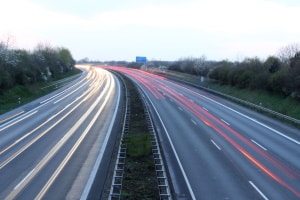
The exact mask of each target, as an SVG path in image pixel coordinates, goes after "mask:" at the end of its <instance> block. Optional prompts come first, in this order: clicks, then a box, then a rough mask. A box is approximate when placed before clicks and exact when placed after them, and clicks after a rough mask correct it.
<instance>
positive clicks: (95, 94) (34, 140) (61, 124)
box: [0, 68, 121, 199]
mask: <svg viewBox="0 0 300 200" xmlns="http://www.w3.org/2000/svg"><path fill="white" fill-rule="evenodd" d="M81 80H83V81H80V80H79V81H78V82H80V84H77V85H76V87H72V86H71V87H70V88H72V89H69V90H67V91H65V92H63V93H60V95H53V96H52V97H49V98H46V99H45V100H43V101H41V102H42V103H41V104H40V105H39V106H38V112H37V113H35V114H34V115H31V116H28V115H27V113H26V112H25V113H24V114H22V115H24V116H28V117H26V118H25V119H22V120H20V121H18V120H15V119H12V120H7V121H6V122H5V124H2V127H6V128H5V129H3V130H1V131H0V137H1V140H0V141H1V146H0V147H1V148H0V151H1V155H0V158H1V160H0V161H1V162H0V176H1V179H2V178H3V180H6V181H1V182H0V188H1V192H0V198H1V199H15V198H16V199H24V198H25V199H34V198H37V199H39V198H42V197H45V198H46V199H53V196H52V198H50V197H51V196H49V195H48V191H49V189H50V188H51V187H54V186H53V184H55V185H59V186H60V187H55V191H54V195H56V197H59V198H60V199H62V198H66V195H71V196H72V197H74V198H80V196H81V193H82V192H83V189H84V188H85V185H86V182H87V180H88V178H89V177H90V173H91V170H92V168H93V166H94V164H95V162H96V159H97V157H98V154H99V152H100V149H101V148H105V146H106V145H107V144H105V143H104V138H107V139H109V140H110V139H111V138H110V132H111V130H110V131H108V130H109V127H111V126H112V124H113V123H114V120H115V119H116V110H117V109H118V107H119V106H118V105H119V101H120V95H121V94H120V92H121V91H120V85H119V82H118V80H117V79H116V78H115V77H114V76H113V75H112V74H110V73H109V72H107V71H104V70H101V69H95V68H92V69H91V70H90V71H89V72H88V73H87V75H86V77H85V78H83V79H81ZM32 110H37V109H36V108H33V109H32ZM29 112H30V111H29ZM19 116H20V115H19ZM21 118H22V117H21ZM21 118H20V119H21ZM99 122H101V123H99ZM98 124H101V125H102V126H101V127H99V126H98ZM2 138H3V140H2ZM86 141H89V143H86ZM96 141H97V143H96ZM106 143H107V142H106ZM84 145H88V147H87V148H86V147H83V146H84ZM78 149H82V150H84V151H83V152H81V154H80V156H82V157H81V158H80V159H74V158H73V157H74V155H76V153H77V151H78ZM67 166H77V167H76V168H75V169H73V170H71V172H72V173H71V174H70V173H68V175H69V176H68V178H67V179H65V180H63V181H61V182H56V180H57V179H60V180H61V178H60V176H65V175H64V173H63V172H67V171H68V170H67V171H65V170H66V167H67ZM71 168H72V167H71ZM78 176H80V177H81V182H80V183H79V184H78V181H77V185H76V193H75V191H73V192H71V191H70V190H71V188H72V185H73V183H74V181H75V180H76V177H78ZM68 181H69V182H68ZM62 186H64V187H62ZM51 191H53V190H51ZM52 195H53V194H52ZM63 195H65V196H63Z"/></svg>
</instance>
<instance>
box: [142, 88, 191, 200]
mask: <svg viewBox="0 0 300 200" xmlns="http://www.w3.org/2000/svg"><path fill="white" fill-rule="evenodd" d="M140 88H141V89H142V90H144V89H143V88H142V87H140ZM144 94H145V95H146V96H147V98H148V100H149V102H150V103H151V104H152V107H153V109H154V111H155V112H156V114H157V116H158V118H159V120H160V122H161V124H162V127H163V128H164V130H165V133H166V135H167V138H168V140H169V142H170V145H171V148H172V150H173V152H174V155H175V158H176V160H177V162H178V165H179V168H180V170H181V172H182V175H183V177H184V180H185V183H186V184H187V187H188V190H189V192H190V195H191V197H192V199H193V200H196V197H195V194H194V192H193V189H192V187H191V184H190V182H189V180H188V178H187V175H186V174H185V172H184V169H183V166H182V164H181V162H180V160H179V157H178V154H177V152H176V150H175V147H174V145H173V142H172V140H171V138H170V135H169V133H168V131H167V129H166V127H165V125H164V123H163V121H162V119H161V117H160V115H159V113H158V111H157V110H156V108H155V106H154V104H153V102H152V101H151V99H150V98H149V96H148V95H147V94H146V92H145V91H144Z"/></svg>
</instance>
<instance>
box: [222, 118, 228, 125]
mask: <svg viewBox="0 0 300 200" xmlns="http://www.w3.org/2000/svg"><path fill="white" fill-rule="evenodd" d="M221 121H222V122H224V123H225V124H227V125H228V126H230V124H229V123H228V122H226V121H225V120H224V119H221Z"/></svg>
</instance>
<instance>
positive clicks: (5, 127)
mask: <svg viewBox="0 0 300 200" xmlns="http://www.w3.org/2000/svg"><path fill="white" fill-rule="evenodd" d="M37 112H38V110H36V111H34V112H31V113H28V115H25V116H24V117H22V118H21V119H18V120H16V121H14V122H13V123H11V124H9V125H7V126H4V127H3V128H1V129H0V131H3V130H5V129H7V128H9V127H11V126H13V125H15V124H16V123H18V122H20V121H22V120H24V119H26V118H28V117H30V116H32V115H34V114H36V113H37Z"/></svg>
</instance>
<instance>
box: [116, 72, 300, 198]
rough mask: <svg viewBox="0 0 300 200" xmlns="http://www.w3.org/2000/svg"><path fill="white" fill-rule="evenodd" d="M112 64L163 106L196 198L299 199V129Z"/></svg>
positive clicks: (165, 122)
mask: <svg viewBox="0 0 300 200" xmlns="http://www.w3.org/2000/svg"><path fill="white" fill-rule="evenodd" d="M111 69H114V70H118V71H120V72H122V73H124V74H126V75H127V76H129V77H131V78H132V79H133V80H134V81H135V82H136V84H137V85H139V86H140V87H141V88H142V89H143V91H144V93H145V94H146V95H147V96H148V98H149V101H151V102H152V104H153V106H154V107H155V109H156V110H157V111H158V114H157V115H159V117H160V119H161V120H160V121H161V124H163V125H164V127H166V131H165V132H167V133H168V134H169V138H170V143H172V144H173V145H174V148H175V151H176V154H177V155H178V157H179V161H178V162H180V163H179V164H178V165H182V167H183V170H184V172H182V173H185V174H186V176H187V182H188V183H186V184H188V185H190V186H191V188H192V191H190V192H192V193H194V195H195V198H196V199H224V198H225V199H226V198H227V199H258V198H261V199H299V198H300V166H299V164H300V162H299V153H300V151H299V144H300V143H299V141H300V140H299V138H300V135H299V133H300V132H299V129H296V128H293V127H290V126H288V125H286V124H283V123H281V122H280V121H277V120H274V119H270V118H268V117H266V116H263V115H261V114H259V113H256V112H254V111H251V110H249V109H246V108H243V107H241V106H239V105H236V104H234V103H232V102H229V101H227V100H224V99H222V98H219V97H217V96H214V95H212V94H209V93H206V92H204V91H201V90H197V89H195V88H191V87H189V86H184V85H183V84H178V83H175V82H172V81H169V80H167V79H166V78H163V77H160V76H157V75H153V74H149V73H146V72H143V71H139V70H132V69H127V68H120V67H111ZM212 141H213V142H212ZM253 141H255V142H253ZM218 147H219V148H218ZM262 147H263V148H262ZM264 148H265V149H266V150H265V149H264ZM172 164H173V163H172ZM179 173H180V172H179ZM174 192H175V195H179V194H176V192H177V191H176V189H175V191H174Z"/></svg>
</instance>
